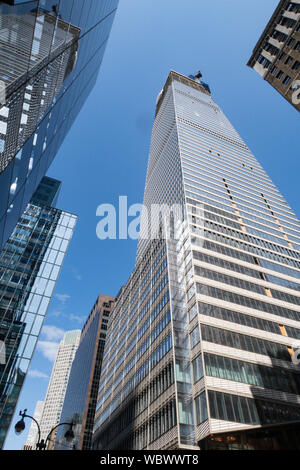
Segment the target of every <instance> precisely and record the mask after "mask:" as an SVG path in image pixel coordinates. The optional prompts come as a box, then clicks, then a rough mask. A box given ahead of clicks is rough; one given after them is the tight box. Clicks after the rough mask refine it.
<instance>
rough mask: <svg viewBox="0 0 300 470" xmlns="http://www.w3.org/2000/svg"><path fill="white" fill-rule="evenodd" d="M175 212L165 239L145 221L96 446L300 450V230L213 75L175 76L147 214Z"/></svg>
mask: <svg viewBox="0 0 300 470" xmlns="http://www.w3.org/2000/svg"><path fill="white" fill-rule="evenodd" d="M174 203H177V204H179V205H181V206H182V213H183V215H184V217H181V218H176V217H175V218H173V219H170V220H171V222H172V223H171V222H169V221H168V219H166V218H165V217H163V218H162V223H163V225H162V231H161V239H159V236H158V237H157V239H156V240H154V239H150V240H149V239H148V238H147V234H148V233H149V224H148V221H147V217H146V218H143V219H142V223H141V233H140V240H139V244H138V253H137V264H136V268H135V271H134V272H133V274H132V275H131V277H130V279H129V281H128V283H127V284H126V286H125V288H124V289H123V290H122V292H121V294H120V296H119V298H118V299H117V302H116V306H115V308H114V310H113V312H112V315H111V318H110V322H109V329H108V335H107V341H106V346H105V352H104V358H103V367H102V376H101V380H100V387H99V397H98V404H97V411H96V421H95V428H94V431H95V434H94V448H96V449H109V450H110V449H149V450H151V449H176V448H187V447H191V448H199V447H200V448H201V449H213V448H224V449H227V448H241V449H260V448H262V449H265V448H268V449H276V448H280V447H281V448H300V442H299V424H300V369H299V365H297V364H296V363H295V361H294V352H295V349H297V348H298V345H299V344H300V292H299V286H300V279H299V276H300V259H299V258H300V234H299V228H300V222H299V220H298V219H297V217H296V215H295V214H294V212H293V211H292V209H291V208H290V207H289V205H288V204H287V202H286V201H285V199H284V198H283V196H282V195H281V194H280V192H279V191H278V189H277V188H276V187H275V185H274V184H273V183H272V181H271V180H270V178H269V177H268V176H267V174H266V173H265V171H264V170H263V168H262V167H261V165H260V164H259V163H258V161H257V160H256V158H255V157H254V156H253V154H252V153H251V151H250V150H249V148H248V147H247V145H246V144H245V143H244V142H243V140H242V139H241V137H240V136H239V135H238V133H237V132H236V131H235V129H234V128H233V126H232V125H231V123H230V122H229V120H228V119H227V118H226V116H225V115H224V114H223V112H222V111H221V109H220V108H219V106H218V105H217V104H216V103H215V102H214V100H213V99H212V97H211V93H210V89H209V86H208V85H207V84H205V83H204V82H202V81H201V74H200V72H199V73H198V74H196V76H189V77H186V76H183V75H180V74H178V73H176V72H173V71H172V72H170V75H169V77H168V79H167V82H166V84H165V86H164V88H163V90H162V92H161V93H160V94H159V97H158V100H157V105H156V116H155V121H154V126H153V133H152V141H151V148H150V155H149V163H148V171H147V178H146V185H145V195H144V205H145V207H146V209H145V211H146V212H148V214H149V213H150V211H151V208H152V207H153V204H159V205H161V204H166V205H167V206H170V205H173V204H174ZM170 225H171V227H172V230H171V232H170V236H169V226H170ZM150 229H151V227H150ZM166 232H167V234H168V236H166V235H165V233H166ZM287 423H288V426H286V424H287ZM295 429H298V431H297V432H296V431H295Z"/></svg>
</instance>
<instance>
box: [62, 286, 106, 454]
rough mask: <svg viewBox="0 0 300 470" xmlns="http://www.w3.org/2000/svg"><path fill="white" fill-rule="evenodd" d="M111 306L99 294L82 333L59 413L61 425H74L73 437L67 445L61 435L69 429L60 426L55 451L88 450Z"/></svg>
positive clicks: (104, 297)
mask: <svg viewBox="0 0 300 470" xmlns="http://www.w3.org/2000/svg"><path fill="white" fill-rule="evenodd" d="M113 305H114V298H113V297H109V296H107V295H103V294H100V295H99V296H98V298H97V300H96V302H95V305H94V307H93V309H92V311H91V313H90V315H89V316H88V319H87V321H86V323H85V325H84V327H83V329H82V332H81V337H80V343H79V346H78V349H77V352H76V356H75V359H74V361H73V364H72V369H71V373H70V377H69V381H68V387H67V392H66V395H65V400H64V405H63V409H62V413H61V421H62V422H64V423H70V422H73V423H74V424H75V425H74V426H73V432H74V435H75V437H74V439H73V441H72V442H71V444H70V443H69V442H67V441H66V439H65V438H64V435H65V432H66V431H67V430H68V426H61V427H60V428H59V429H58V431H57V435H56V440H55V447H54V449H55V450H72V449H76V450H89V449H91V444H92V434H93V426H94V417H95V411H96V404H97V396H98V388H99V381H100V374H101V366H102V358H103V352H104V345H105V339H106V332H107V324H108V319H109V315H110V313H111V309H112V307H113ZM64 428H65V429H64Z"/></svg>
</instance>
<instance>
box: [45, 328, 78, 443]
mask: <svg viewBox="0 0 300 470" xmlns="http://www.w3.org/2000/svg"><path fill="white" fill-rule="evenodd" d="M80 333H81V331H80V330H72V331H67V332H66V333H65V335H64V337H63V339H62V340H61V342H60V343H59V347H58V350H57V354H56V359H55V362H54V365H53V368H52V373H51V377H50V381H49V384H48V389H47V393H46V397H45V400H44V402H45V404H44V409H43V414H42V418H41V421H40V427H41V439H44V441H46V439H47V436H48V435H49V433H50V432H51V430H52V428H54V426H56V425H57V424H59V422H60V417H61V412H62V408H63V404H64V399H65V394H66V390H67V385H68V380H69V376H70V372H71V367H72V363H73V360H74V357H75V354H76V351H77V348H78V345H79V340H80ZM56 431H57V430H56ZM56 431H55V432H53V435H52V436H49V442H48V446H47V448H48V450H50V449H52V448H53V444H54V440H55V435H56Z"/></svg>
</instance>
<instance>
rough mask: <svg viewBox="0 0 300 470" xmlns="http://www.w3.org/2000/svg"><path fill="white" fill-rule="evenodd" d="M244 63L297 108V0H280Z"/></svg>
mask: <svg viewBox="0 0 300 470" xmlns="http://www.w3.org/2000/svg"><path fill="white" fill-rule="evenodd" d="M247 65H248V66H249V67H252V68H253V69H254V70H256V72H258V73H259V74H260V75H261V76H262V77H263V79H264V80H266V81H267V82H269V83H270V85H272V86H273V87H274V88H275V90H277V91H278V92H279V93H280V94H281V95H282V96H283V97H284V98H285V99H286V100H287V101H289V103H291V104H292V105H293V106H294V108H296V109H297V110H298V111H300V2H299V0H294V1H292V2H291V1H290V0H280V2H279V4H278V6H277V8H276V10H275V12H274V13H273V15H272V17H271V19H270V21H269V23H268V24H267V26H266V28H265V30H264V32H263V33H262V35H261V37H260V39H259V40H258V43H257V44H256V46H255V48H254V50H253V53H252V55H251V58H250V60H249V62H248V64H247Z"/></svg>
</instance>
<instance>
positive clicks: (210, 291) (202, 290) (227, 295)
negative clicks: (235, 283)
mask: <svg viewBox="0 0 300 470" xmlns="http://www.w3.org/2000/svg"><path fill="white" fill-rule="evenodd" d="M197 292H198V293H199V294H203V295H209V296H210V297H214V298H217V299H220V300H225V301H226V302H232V303H234V304H238V305H243V306H244V307H249V308H253V309H254V310H261V311H263V312H268V313H272V314H273V315H279V316H281V317H284V318H289V319H290V320H296V321H300V312H296V311H294V310H290V309H289V308H284V307H279V306H278V305H273V304H269V303H267V302H263V301H261V300H255V299H251V298H250V297H244V296H243V295H238V294H235V293H233V292H228V291H225V290H223V289H218V288H217V287H212V286H205V285H203V284H198V283H197Z"/></svg>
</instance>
